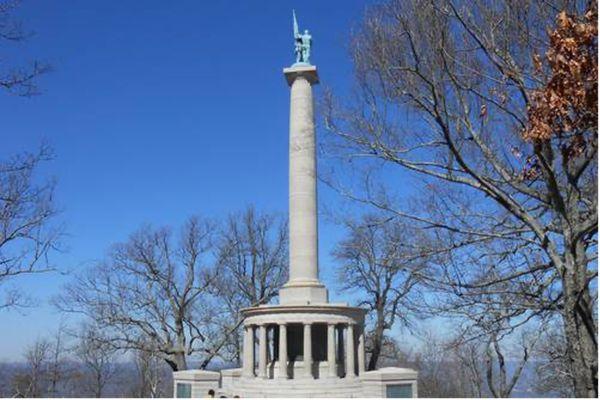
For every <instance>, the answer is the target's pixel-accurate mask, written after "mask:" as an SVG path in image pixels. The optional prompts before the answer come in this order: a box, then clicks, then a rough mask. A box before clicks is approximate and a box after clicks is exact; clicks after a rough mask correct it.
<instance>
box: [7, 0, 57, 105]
mask: <svg viewBox="0 0 600 400" xmlns="http://www.w3.org/2000/svg"><path fill="white" fill-rule="evenodd" d="M19 3H20V1H19V0H16V1H2V2H0V41H3V42H5V44H7V43H11V42H12V43H20V42H24V41H25V40H27V39H28V38H30V37H31V36H32V34H31V33H30V32H26V31H25V30H24V29H23V27H22V25H21V23H20V22H19V21H18V20H16V19H15V18H14V17H13V16H12V12H13V11H14V10H15V8H17V6H18V5H19ZM48 71H50V65H49V64H47V63H43V62H40V61H33V62H31V63H30V65H28V66H27V67H8V68H6V69H4V70H3V71H2V72H1V73H0V87H1V88H3V89H5V90H7V91H9V92H12V93H15V94H17V95H19V96H32V95H35V94H38V93H39V91H38V87H37V85H36V82H35V80H36V78H37V77H39V76H40V75H42V74H44V73H46V72H48Z"/></svg>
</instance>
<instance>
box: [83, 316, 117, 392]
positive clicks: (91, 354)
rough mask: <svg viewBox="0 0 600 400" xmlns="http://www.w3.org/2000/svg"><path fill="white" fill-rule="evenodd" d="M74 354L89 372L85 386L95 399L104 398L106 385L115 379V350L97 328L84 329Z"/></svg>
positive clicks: (88, 327)
mask: <svg viewBox="0 0 600 400" xmlns="http://www.w3.org/2000/svg"><path fill="white" fill-rule="evenodd" d="M74 353H75V355H76V356H77V358H78V359H79V361H80V362H81V363H82V364H83V366H84V368H85V369H86V370H87V374H88V378H87V379H86V380H85V381H84V385H85V386H86V388H87V389H88V390H89V393H91V394H92V395H93V396H94V397H98V398H99V397H102V395H103V393H104V389H105V388H106V385H107V384H108V383H109V382H110V380H111V379H112V378H113V377H114V375H115V372H116V369H115V361H116V360H115V355H116V354H115V353H116V350H115V348H114V347H113V346H112V345H111V343H110V342H109V341H107V340H105V338H103V337H102V336H101V335H100V330H99V329H98V327H95V326H86V327H84V328H83V331H82V334H81V335H80V338H79V343H77V345H76V347H75V349H74Z"/></svg>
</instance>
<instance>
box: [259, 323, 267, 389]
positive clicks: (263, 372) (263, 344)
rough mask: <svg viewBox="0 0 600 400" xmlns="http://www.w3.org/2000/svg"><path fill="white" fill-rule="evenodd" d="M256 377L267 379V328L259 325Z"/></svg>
mask: <svg viewBox="0 0 600 400" xmlns="http://www.w3.org/2000/svg"><path fill="white" fill-rule="evenodd" d="M258 376H259V378H266V377H267V326H266V325H261V326H260V328H259V338H258Z"/></svg>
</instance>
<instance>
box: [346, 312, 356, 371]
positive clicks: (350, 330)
mask: <svg viewBox="0 0 600 400" xmlns="http://www.w3.org/2000/svg"><path fill="white" fill-rule="evenodd" d="M346 329H347V331H346V378H354V377H356V372H355V371H354V325H353V324H348V327H347V328H346Z"/></svg>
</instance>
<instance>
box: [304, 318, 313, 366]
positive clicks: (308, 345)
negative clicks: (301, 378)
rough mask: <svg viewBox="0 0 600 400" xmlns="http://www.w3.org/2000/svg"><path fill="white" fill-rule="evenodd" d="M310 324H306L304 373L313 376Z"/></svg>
mask: <svg viewBox="0 0 600 400" xmlns="http://www.w3.org/2000/svg"><path fill="white" fill-rule="evenodd" d="M311 328H312V327H311V325H310V324H305V325H304V351H303V352H304V355H303V358H304V373H305V375H306V376H307V377H312V329H311Z"/></svg>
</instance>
